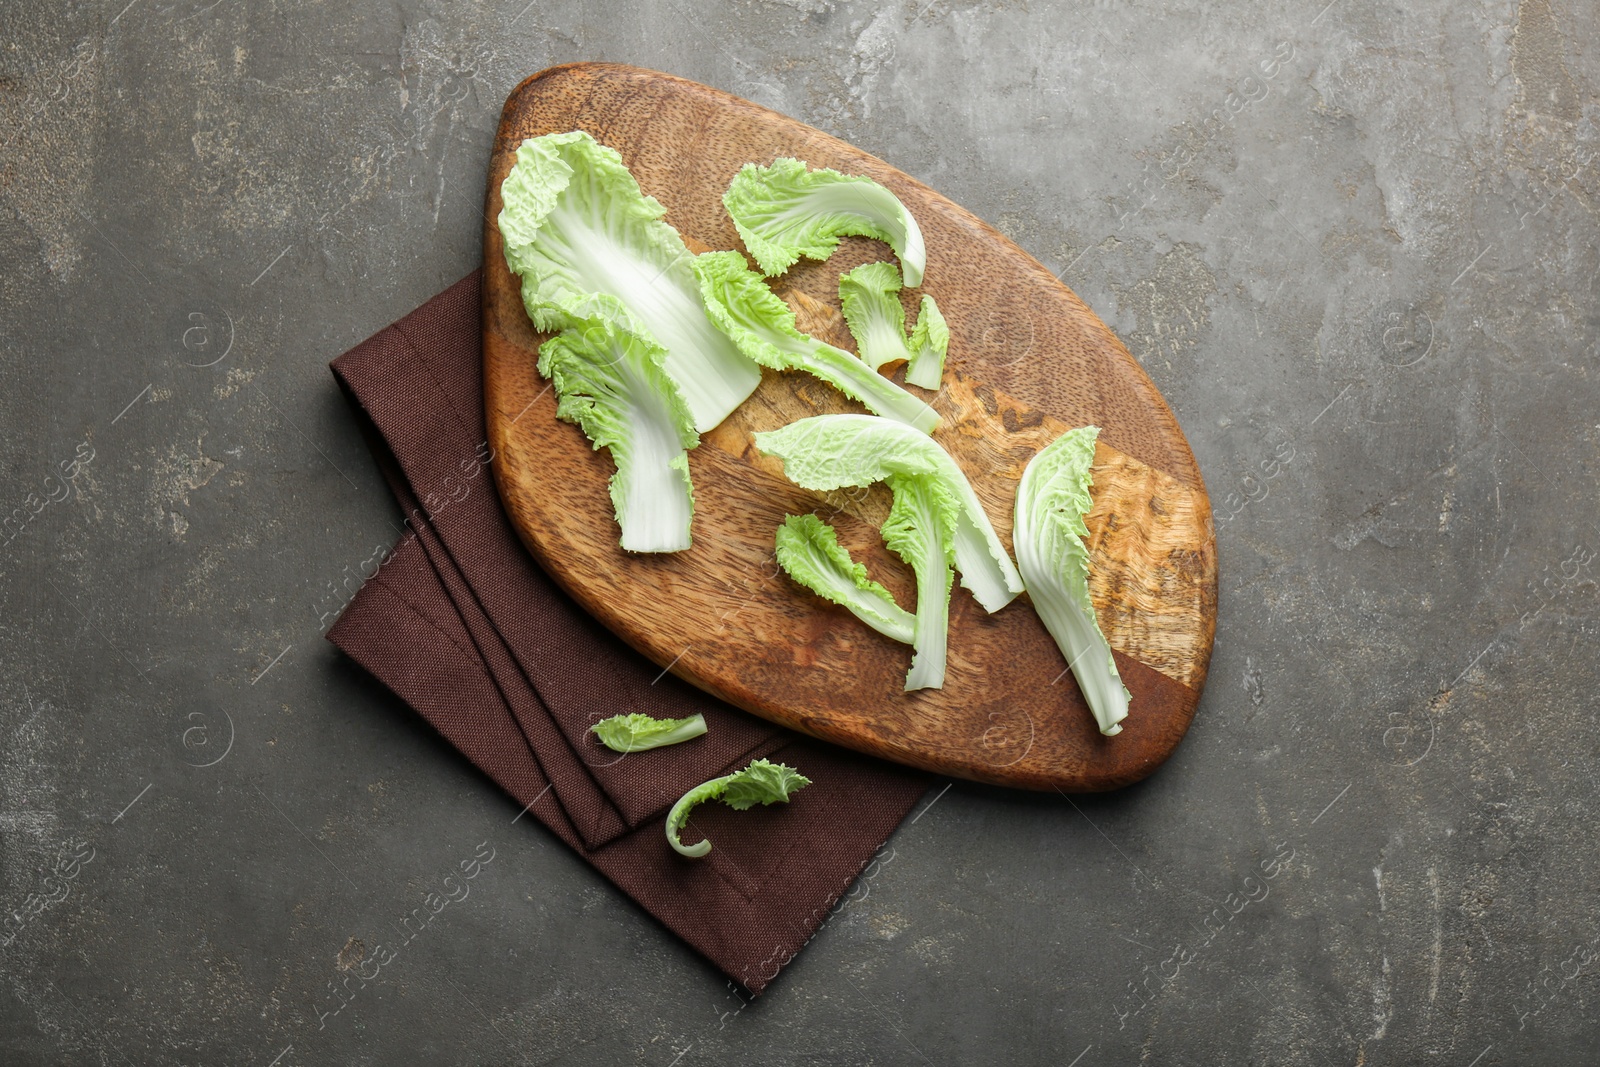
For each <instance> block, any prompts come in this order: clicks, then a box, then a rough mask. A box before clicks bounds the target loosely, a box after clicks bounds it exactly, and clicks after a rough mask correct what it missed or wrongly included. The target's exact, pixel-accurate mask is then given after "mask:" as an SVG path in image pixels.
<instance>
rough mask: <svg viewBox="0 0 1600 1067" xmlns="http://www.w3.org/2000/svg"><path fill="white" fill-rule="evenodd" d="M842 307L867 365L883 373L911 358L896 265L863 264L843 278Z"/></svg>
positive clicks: (840, 305) (840, 295)
mask: <svg viewBox="0 0 1600 1067" xmlns="http://www.w3.org/2000/svg"><path fill="white" fill-rule="evenodd" d="M839 307H840V309H841V310H842V311H843V312H844V322H845V325H846V326H848V327H850V333H851V335H852V336H853V337H855V339H856V352H857V353H858V354H859V355H860V356H861V361H862V362H863V363H865V364H866V365H867V366H869V367H871V368H872V369H873V370H882V369H883V368H884V367H885V366H887V365H888V364H890V363H895V362H898V361H900V360H906V359H910V358H911V349H910V348H908V347H907V346H906V312H905V308H903V307H901V306H900V271H899V270H897V269H896V268H895V265H894V264H893V263H863V264H862V265H861V266H859V267H857V268H856V269H855V270H853V271H851V272H850V273H849V274H846V275H844V276H843V277H841V278H840V279H839Z"/></svg>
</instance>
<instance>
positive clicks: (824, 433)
mask: <svg viewBox="0 0 1600 1067" xmlns="http://www.w3.org/2000/svg"><path fill="white" fill-rule="evenodd" d="M755 439H756V447H757V448H759V449H760V450H761V451H763V452H765V453H767V454H768V455H771V456H777V457H778V458H779V459H781V460H783V473H784V475H785V476H786V477H788V479H789V480H790V481H791V482H794V483H795V484H796V485H798V486H800V487H801V488H802V489H810V490H813V491H815V492H827V491H829V490H832V489H842V488H844V487H845V486H858V485H871V484H873V483H874V482H881V481H886V480H888V479H889V477H890V476H891V475H911V476H917V477H931V478H934V479H937V480H938V481H939V482H941V483H942V484H943V486H944V488H945V489H946V491H947V492H948V493H949V495H950V496H951V497H952V498H953V499H954V500H955V501H957V502H958V503H959V504H960V509H959V512H958V513H957V515H956V530H955V561H956V570H957V571H959V572H960V573H961V584H962V585H964V586H966V587H967V588H968V589H969V590H971V591H972V595H973V597H974V598H975V599H976V600H977V601H978V603H979V604H981V605H983V608H984V610H985V611H990V612H995V611H999V610H1000V609H1001V608H1003V607H1005V606H1006V605H1007V604H1009V603H1010V602H1011V601H1012V600H1013V599H1014V598H1015V597H1016V596H1017V594H1018V593H1020V592H1022V577H1021V576H1020V575H1019V574H1018V573H1017V568H1016V565H1015V564H1013V563H1012V562H1011V557H1010V555H1008V554H1007V552H1006V550H1005V546H1004V545H1002V544H1001V543H1000V538H999V536H998V535H996V533H995V532H994V527H993V526H992V525H991V524H990V522H989V516H988V515H987V514H986V513H985V512H984V510H983V504H982V502H981V501H979V500H978V494H977V493H975V492H973V491H972V486H971V484H970V483H969V482H968V481H967V476H966V475H965V474H963V473H961V468H960V466H958V465H957V464H956V461H955V460H954V459H952V458H950V454H949V453H948V452H946V451H945V450H944V449H943V448H941V447H939V444H938V442H936V441H934V440H933V438H931V437H928V436H925V435H924V434H920V433H918V432H917V431H916V430H913V429H912V428H911V427H909V426H905V425H903V424H901V423H897V422H894V421H892V420H890V419H879V418H874V417H873V416H871V415H813V416H812V417H811V418H809V419H799V420H797V421H795V422H791V423H789V424H788V425H787V426H784V427H782V428H780V429H777V430H769V431H767V432H765V433H758V434H756V435H755Z"/></svg>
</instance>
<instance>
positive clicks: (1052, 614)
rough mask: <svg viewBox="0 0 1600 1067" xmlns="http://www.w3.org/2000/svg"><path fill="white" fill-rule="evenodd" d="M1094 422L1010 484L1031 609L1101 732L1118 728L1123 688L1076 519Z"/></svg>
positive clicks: (1087, 480) (1083, 500) (1082, 508)
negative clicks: (1096, 608)
mask: <svg viewBox="0 0 1600 1067" xmlns="http://www.w3.org/2000/svg"><path fill="white" fill-rule="evenodd" d="M1099 435H1100V429H1099V427H1097V426H1080V427H1078V428H1077V429H1075V430H1068V431H1067V432H1066V433H1064V434H1062V435H1061V436H1060V437H1058V438H1056V439H1055V440H1054V441H1052V442H1050V444H1048V445H1046V446H1045V447H1044V448H1043V449H1042V450H1041V451H1040V452H1039V453H1038V455H1036V456H1034V457H1033V459H1031V460H1029V461H1028V466H1027V469H1026V470H1024V471H1023V472H1022V484H1021V485H1019V486H1018V487H1017V521H1016V526H1015V527H1014V528H1013V530H1012V535H1011V536H1012V542H1013V543H1014V544H1015V545H1016V547H1017V565H1018V567H1020V568H1021V570H1022V578H1023V581H1024V582H1026V583H1027V586H1028V596H1029V598H1030V599H1031V600H1032V601H1033V607H1034V610H1035V611H1037V612H1038V613H1039V618H1040V619H1042V620H1044V625H1045V629H1047V630H1049V631H1050V636H1051V637H1054V638H1055V639H1056V644H1057V645H1059V646H1060V647H1061V653H1062V655H1064V656H1066V658H1067V665H1068V666H1069V667H1071V668H1072V675H1073V677H1075V678H1076V679H1077V680H1078V687H1079V688H1080V689H1082V690H1083V697H1084V699H1085V700H1086V701H1088V703H1089V710H1090V711H1091V712H1093V713H1094V718H1095V722H1096V723H1098V724H1099V726H1100V732H1101V733H1103V734H1107V735H1110V734H1118V733H1121V732H1122V726H1121V723H1122V720H1123V719H1125V718H1127V717H1128V696H1129V694H1128V690H1127V688H1126V687H1124V686H1123V684H1122V678H1121V676H1120V675H1118V673H1117V662H1116V659H1115V658H1114V657H1113V656H1112V655H1111V645H1110V644H1109V643H1108V642H1107V641H1106V637H1105V634H1104V633H1102V632H1101V630H1100V623H1099V621H1098V620H1097V619H1096V618H1095V614H1094V603H1093V602H1092V601H1091V600H1090V598H1089V551H1088V549H1087V548H1085V547H1084V542H1083V539H1084V538H1085V537H1087V536H1088V534H1089V528H1088V527H1087V526H1086V525H1084V521H1083V517H1084V515H1086V514H1087V513H1088V511H1089V506H1090V504H1091V503H1092V501H1091V498H1090V496H1089V487H1090V485H1091V484H1092V482H1093V477H1094V475H1093V472H1092V471H1091V470H1090V465H1091V464H1093V462H1094V444H1095V439H1096V438H1097V437H1098V436H1099Z"/></svg>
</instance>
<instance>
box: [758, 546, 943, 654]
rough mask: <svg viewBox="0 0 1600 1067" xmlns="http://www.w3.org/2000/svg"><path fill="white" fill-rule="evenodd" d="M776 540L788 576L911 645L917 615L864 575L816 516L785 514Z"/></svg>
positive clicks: (889, 635)
mask: <svg viewBox="0 0 1600 1067" xmlns="http://www.w3.org/2000/svg"><path fill="white" fill-rule="evenodd" d="M776 540H777V557H778V566H780V567H782V568H783V570H784V573H785V574H787V575H788V576H789V577H790V578H792V579H794V581H796V582H798V583H799V584H800V585H803V586H805V587H806V588H807V589H809V590H811V591H812V592H813V593H815V594H817V595H818V596H820V597H821V598H822V599H824V600H826V601H829V602H830V603H833V604H838V605H839V606H840V607H842V608H845V609H846V610H848V611H849V612H850V613H851V614H852V615H854V616H855V617H856V618H858V619H860V620H861V621H862V622H864V623H866V624H867V625H868V626H870V627H872V628H873V629H874V630H876V631H878V632H879V633H880V634H882V635H883V636H885V637H888V638H892V639H894V640H896V641H899V642H901V643H902V644H907V645H909V644H910V643H911V641H912V637H913V636H914V634H915V630H916V620H915V618H914V617H913V616H912V615H911V613H910V612H908V611H906V610H905V609H904V608H902V607H901V606H900V605H899V604H896V603H895V602H894V597H893V596H892V595H891V594H890V592H889V590H887V589H885V588H884V587H883V586H881V585H879V584H878V583H877V582H875V581H873V580H872V579H871V578H870V577H868V576H867V568H866V567H865V566H863V565H862V564H860V563H857V562H856V561H855V560H854V559H852V558H851V557H850V551H849V549H847V548H845V547H844V546H843V545H841V544H840V543H839V536H838V534H837V532H835V530H834V528H833V527H832V526H829V525H828V524H827V523H825V522H823V521H822V520H821V519H819V518H817V517H816V516H815V515H789V516H787V517H786V518H785V519H784V520H783V524H782V525H781V526H779V527H778V533H777V539H776Z"/></svg>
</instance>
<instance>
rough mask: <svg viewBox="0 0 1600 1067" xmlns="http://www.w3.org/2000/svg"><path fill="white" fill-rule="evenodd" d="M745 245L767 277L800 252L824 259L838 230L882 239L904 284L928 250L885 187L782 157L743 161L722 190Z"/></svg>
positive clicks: (916, 281)
mask: <svg viewBox="0 0 1600 1067" xmlns="http://www.w3.org/2000/svg"><path fill="white" fill-rule="evenodd" d="M722 204H723V206H724V207H726V208H727V209H728V216H729V217H730V218H731V219H733V224H734V226H735V227H736V228H737V229H738V231H739V236H740V237H742V238H744V246H745V248H747V249H749V251H750V254H751V255H752V256H754V257H755V261H756V262H757V263H759V264H760V265H761V269H762V271H764V272H765V273H766V274H767V275H768V276H769V277H771V276H772V275H776V274H782V273H783V272H784V271H786V270H788V269H789V268H790V267H791V266H793V265H794V263H795V261H796V260H798V259H799V258H800V257H801V256H805V257H806V258H807V259H827V258H828V257H829V256H831V255H832V254H833V250H834V249H835V248H837V247H838V245H839V238H840V237H842V236H844V235H845V234H858V235H860V236H862V237H871V238H875V239H876V240H879V241H883V242H884V243H885V244H887V245H889V247H891V248H893V249H894V251H895V255H897V256H899V257H900V265H901V267H902V268H903V269H904V271H905V277H906V284H907V285H910V286H913V287H914V286H918V285H921V284H922V274H923V271H924V270H925V269H926V267H927V261H928V254H927V250H926V249H925V248H924V247H923V243H922V231H921V230H920V229H919V228H918V227H917V220H916V219H914V218H912V217H911V212H909V211H907V210H906V208H905V205H904V204H902V203H901V202H900V200H899V198H898V197H896V196H895V195H894V194H893V193H891V192H890V191H889V190H887V189H885V188H884V187H883V186H881V185H879V184H878V183H877V182H875V181H873V180H872V179H871V178H862V177H857V176H854V175H849V174H840V173H839V172H838V171H836V170H807V169H806V165H805V164H804V163H802V162H800V160H798V159H791V158H788V157H781V158H779V159H775V160H773V162H772V166H770V167H761V166H757V165H756V164H754V163H746V164H745V165H744V166H743V167H742V168H741V169H740V170H739V173H738V174H735V175H734V176H733V183H732V184H731V185H729V186H728V191H727V192H726V193H724V194H723V196H722Z"/></svg>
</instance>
